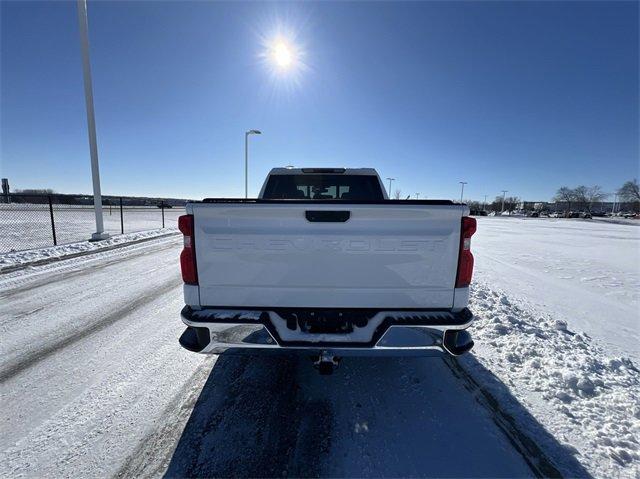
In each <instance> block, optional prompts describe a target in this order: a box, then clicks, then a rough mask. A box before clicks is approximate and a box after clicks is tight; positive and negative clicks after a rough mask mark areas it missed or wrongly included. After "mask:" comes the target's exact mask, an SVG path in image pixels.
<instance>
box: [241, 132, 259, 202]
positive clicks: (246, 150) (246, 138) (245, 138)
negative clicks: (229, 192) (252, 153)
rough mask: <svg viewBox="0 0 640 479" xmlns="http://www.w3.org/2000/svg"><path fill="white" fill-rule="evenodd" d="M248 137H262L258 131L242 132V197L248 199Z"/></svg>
mask: <svg viewBox="0 0 640 479" xmlns="http://www.w3.org/2000/svg"><path fill="white" fill-rule="evenodd" d="M249 135H262V132H261V131H260V130H249V131H245V132H244V197H245V199H246V198H249Z"/></svg>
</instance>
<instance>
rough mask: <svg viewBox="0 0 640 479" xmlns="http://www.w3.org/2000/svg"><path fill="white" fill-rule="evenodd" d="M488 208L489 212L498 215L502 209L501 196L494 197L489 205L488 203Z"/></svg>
mask: <svg viewBox="0 0 640 479" xmlns="http://www.w3.org/2000/svg"><path fill="white" fill-rule="evenodd" d="M488 208H489V210H491V211H495V212H496V213H498V212H499V211H500V210H501V209H502V195H500V196H496V198H495V199H494V200H493V201H492V202H491V203H489V206H488Z"/></svg>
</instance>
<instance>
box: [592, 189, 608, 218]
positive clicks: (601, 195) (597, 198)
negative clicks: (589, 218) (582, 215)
mask: <svg viewBox="0 0 640 479" xmlns="http://www.w3.org/2000/svg"><path fill="white" fill-rule="evenodd" d="M607 196H609V193H605V192H604V191H602V188H601V187H600V186H599V185H593V186H590V187H589V188H587V194H586V200H587V211H589V213H591V208H593V205H594V204H596V203H600V202H602V200H604V199H605V198H606V197H607Z"/></svg>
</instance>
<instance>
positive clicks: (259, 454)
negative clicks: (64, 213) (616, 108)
mask: <svg viewBox="0 0 640 479" xmlns="http://www.w3.org/2000/svg"><path fill="white" fill-rule="evenodd" d="M546 221H550V220H546ZM551 224H552V223H544V222H532V221H527V220H514V219H513V218H504V219H503V218H487V219H485V218H482V219H481V221H479V228H480V230H479V233H478V234H477V236H475V237H474V240H473V244H474V250H475V253H476V258H477V265H478V269H477V273H476V277H475V284H474V287H473V290H472V298H471V307H472V309H473V310H474V312H475V313H476V315H477V321H476V323H475V324H474V325H473V327H472V328H473V329H472V333H473V335H474V337H475V339H476V348H475V350H474V352H473V354H469V355H466V356H464V357H463V358H461V359H460V360H458V361H456V360H453V361H442V360H439V359H419V358H416V359H366V358H346V359H344V360H343V362H342V365H341V366H340V368H339V370H338V371H337V373H336V374H334V375H333V376H330V377H321V376H319V375H318V374H317V373H316V372H315V371H314V370H312V368H311V365H310V362H309V361H308V360H307V358H295V357H293V358H291V357H264V358H261V359H250V358H246V357H233V356H221V357H215V356H209V357H203V356H200V355H196V354H192V353H188V352H186V351H184V350H182V349H181V348H180V347H179V346H178V344H177V337H178V336H179V334H180V333H181V331H182V329H183V326H182V324H181V322H180V321H179V319H178V311H179V310H180V308H181V306H182V292H181V281H180V277H179V272H178V268H177V255H178V253H179V250H180V238H179V237H177V238H176V237H164V238H158V239H154V240H151V241H148V242H144V243H139V244H135V245H131V246H125V247H121V248H118V249H115V250H110V251H102V252H96V253H93V254H91V255H88V256H82V257H77V258H73V259H68V260H65V261H60V262H53V263H49V264H44V265H39V266H35V267H33V266H32V267H28V268H26V269H21V270H19V271H15V272H11V273H7V274H2V275H0V328H1V329H0V331H1V332H2V334H3V341H2V342H1V343H0V358H1V359H0V399H1V402H2V408H1V412H0V414H1V418H2V422H1V423H0V424H1V425H0V427H1V433H0V476H2V477H20V476H43V475H49V476H56V477H68V476H74V477H78V476H83V477H84V476H92V477H95V476H113V475H125V476H130V475H144V476H158V475H163V474H165V473H166V474H167V475H168V476H209V477H210V476H252V477H255V476H271V477H273V476H278V477H283V476H301V475H305V476H359V477H373V476H376V477H379V476H395V477H400V476H402V477H409V476H413V477H415V476H420V477H423V476H440V477H443V476H448V477H530V476H532V470H531V469H530V465H531V464H535V465H536V466H537V468H538V470H539V471H540V470H542V471H543V472H544V471H547V472H548V475H553V472H554V471H556V470H557V471H560V472H561V473H562V474H563V475H565V476H568V477H588V476H589V475H590V474H591V475H594V476H596V477H623V478H626V477H629V478H631V477H634V474H635V472H634V471H636V472H637V468H638V464H639V461H640V457H639V454H638V436H639V434H640V426H639V425H640V408H639V407H638V404H639V403H640V398H639V397H638V390H640V387H639V386H640V380H639V372H638V369H637V368H636V366H635V365H634V363H633V361H632V359H630V356H632V355H633V353H634V352H635V351H636V350H635V345H633V347H632V349H626V348H628V346H629V344H628V343H625V340H622V341H621V340H619V339H617V338H612V337H611V335H610V333H611V329H609V328H603V327H601V326H600V324H599V322H602V321H603V320H610V319H611V317H610V316H598V314H600V313H599V311H602V309H598V308H602V305H601V302H600V300H598V299H594V298H593V296H594V295H597V294H604V295H605V299H606V300H607V301H608V302H607V303H606V304H613V303H618V307H619V308H621V309H622V310H624V311H627V312H628V311H630V310H631V309H632V308H633V307H634V306H637V301H638V297H637V280H638V276H637V274H638V270H637V263H636V266H635V269H634V266H633V265H632V264H631V265H630V264H629V263H630V262H627V261H622V259H621V257H622V256H624V255H627V257H629V255H631V256H630V258H631V259H633V258H634V256H633V255H634V254H635V253H634V252H633V248H634V247H635V248H636V251H637V247H638V237H637V236H636V235H637V233H635V232H634V231H630V230H629V228H632V227H627V226H620V225H597V226H598V228H596V229H595V230H593V231H592V230H590V229H589V228H594V226H589V225H590V223H587V222H575V223H559V224H557V225H555V227H556V228H558V229H553V230H545V228H549V227H551V226H547V225H551ZM582 225H587V226H582ZM618 227H622V228H623V229H621V230H618ZM638 231H639V232H640V228H638ZM589 234H593V235H596V238H595V239H585V238H584V236H588V235H589ZM594 243H598V244H599V246H600V248H596V247H595V246H594ZM574 244H575V245H578V250H579V252H576V251H573V249H572V248H573V246H572V245H574ZM550 248H551V249H552V250H553V255H551V254H550ZM602 249H603V250H604V251H611V250H614V251H616V252H615V253H613V254H611V255H606V254H604V253H602V254H600V253H599V252H600V251H601V250H602ZM587 253H588V254H587ZM526 255H533V256H534V257H533V258H532V257H530V256H526ZM585 258H588V259H589V261H590V263H588V264H587V263H586V259H585ZM583 260H584V262H582V261H583ZM559 268H562V269H559ZM594 270H598V271H602V274H600V276H604V278H600V279H594V280H593V281H583V280H582V278H592V277H595V276H596V275H595V274H593V272H594ZM578 273H580V274H578ZM560 276H563V277H560ZM569 276H572V277H571V278H570V277H569ZM612 276H614V277H615V279H616V280H618V282H619V283H620V284H618V283H614V282H613V280H612V279H611V277H612ZM550 284H551V285H554V286H555V287H556V288H564V289H562V291H563V293H562V294H561V293H557V294H556V293H554V292H553V291H550V289H551V288H550V287H549V286H545V285H550ZM594 284H597V285H598V286H597V287H594V286H593V285H594ZM608 284H610V286H607V285H608ZM540 285H542V286H540ZM545 288H546V289H545ZM634 288H635V291H634ZM569 293H571V294H569ZM572 298H580V301H587V302H589V303H588V304H589V307H585V308H584V311H581V314H580V315H578V316H575V315H572V314H571V311H574V310H575V308H576V307H580V304H581V303H580V301H577V304H571V305H570V306H571V307H570V308H569V309H566V308H567V302H571V301H573V299H572ZM635 317H636V318H637V313H636V316H635ZM623 326H624V327H627V328H628V330H629V333H630V334H633V333H634V327H633V326H634V324H633V322H631V321H627V322H626V323H624V324H623ZM587 330H588V333H587ZM607 332H608V333H607ZM635 332H636V333H637V330H636V331H635ZM613 349H615V350H616V351H619V352H614V351H613ZM523 445H524V447H522V446H523ZM516 446H517V449H516ZM523 449H525V450H527V451H529V453H530V454H525V456H526V457H525V456H523V455H522V454H521V452H522V451H523ZM519 451H520V452H519ZM531 451H533V453H531ZM536 451H538V452H536ZM543 459H544V460H548V461H550V463H551V464H552V466H553V468H555V469H553V470H551V471H550V470H549V469H548V468H547V466H545V465H544V462H545V461H544V460H543ZM548 461H547V462H548Z"/></svg>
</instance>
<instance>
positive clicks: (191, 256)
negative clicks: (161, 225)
mask: <svg viewBox="0 0 640 479" xmlns="http://www.w3.org/2000/svg"><path fill="white" fill-rule="evenodd" d="M178 229H180V232H181V233H182V234H183V235H184V248H182V253H180V269H181V270H182V281H184V282H185V283H187V284H198V270H197V269H196V245H195V243H194V238H193V215H182V216H180V217H179V218H178Z"/></svg>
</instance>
